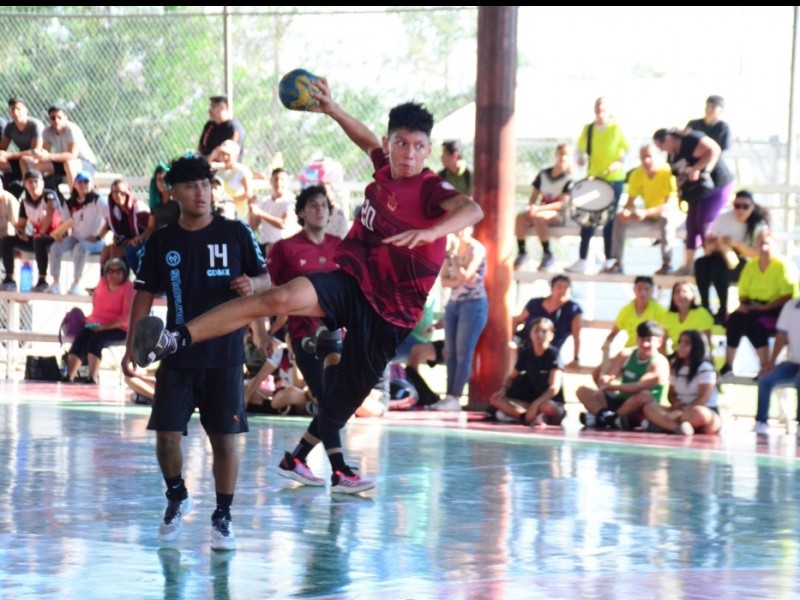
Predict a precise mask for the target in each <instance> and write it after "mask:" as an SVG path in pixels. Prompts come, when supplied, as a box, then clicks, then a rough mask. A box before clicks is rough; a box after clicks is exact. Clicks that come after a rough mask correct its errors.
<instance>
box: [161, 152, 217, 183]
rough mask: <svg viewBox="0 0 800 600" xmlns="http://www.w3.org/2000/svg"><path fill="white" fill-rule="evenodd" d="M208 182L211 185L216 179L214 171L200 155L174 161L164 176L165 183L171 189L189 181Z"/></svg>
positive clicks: (186, 156)
mask: <svg viewBox="0 0 800 600" xmlns="http://www.w3.org/2000/svg"><path fill="white" fill-rule="evenodd" d="M201 179H205V180H207V181H208V182H209V183H210V182H211V180H212V179H214V171H213V169H212V168H211V165H210V164H209V162H208V160H206V158H205V157H204V156H200V155H199V154H187V155H185V156H181V157H179V158H176V159H174V160H173V161H172V162H171V163H170V164H169V170H168V171H167V172H166V174H165V175H164V183H166V184H167V185H169V186H170V187H171V186H173V185H175V184H176V183H186V182H187V181H198V180H201Z"/></svg>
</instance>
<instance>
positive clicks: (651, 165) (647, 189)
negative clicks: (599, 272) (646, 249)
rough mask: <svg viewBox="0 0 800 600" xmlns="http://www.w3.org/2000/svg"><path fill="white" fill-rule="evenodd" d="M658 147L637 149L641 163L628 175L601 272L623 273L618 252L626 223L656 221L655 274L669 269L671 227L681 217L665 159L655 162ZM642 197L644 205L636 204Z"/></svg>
mask: <svg viewBox="0 0 800 600" xmlns="http://www.w3.org/2000/svg"><path fill="white" fill-rule="evenodd" d="M657 157H658V148H656V147H655V145H654V144H646V145H644V146H642V147H641V148H640V149H639V160H640V162H641V165H640V166H638V167H636V168H635V169H633V170H632V171H631V173H630V176H629V177H628V200H627V202H626V203H625V206H624V207H623V208H622V210H621V211H620V212H619V214H618V215H617V217H616V220H615V222H614V230H613V234H612V236H611V237H612V241H611V258H612V260H613V264H610V265H609V266H608V267H607V268H606V269H603V272H604V273H623V272H624V271H623V268H622V264H623V261H622V256H623V253H624V251H625V236H626V234H627V233H628V231H629V228H630V227H636V226H642V225H644V226H650V225H652V224H653V223H656V224H657V225H658V228H659V241H660V242H661V261H662V264H661V268H660V269H659V270H658V271H656V275H667V274H668V273H671V272H672V248H673V246H674V245H675V231H676V230H677V228H678V225H679V223H680V220H681V212H680V210H679V209H678V185H677V183H676V182H675V176H674V175H673V174H672V170H671V169H670V167H669V165H667V164H666V163H661V164H659V161H658V158H657ZM638 198H641V199H642V203H643V204H644V207H639V206H637V203H636V200H637V199H638Z"/></svg>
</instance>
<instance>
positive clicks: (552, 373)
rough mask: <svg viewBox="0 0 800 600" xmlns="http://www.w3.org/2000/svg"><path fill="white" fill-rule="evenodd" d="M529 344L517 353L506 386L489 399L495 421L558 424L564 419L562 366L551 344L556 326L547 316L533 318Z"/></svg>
mask: <svg viewBox="0 0 800 600" xmlns="http://www.w3.org/2000/svg"><path fill="white" fill-rule="evenodd" d="M529 336H530V342H531V343H530V345H526V346H525V347H523V348H522V349H521V350H520V351H519V356H518V357H517V363H516V365H514V368H513V369H512V370H511V373H509V375H508V377H507V378H506V382H505V385H503V387H502V388H500V389H499V390H498V391H496V392H495V393H494V394H492V396H491V397H490V398H489V403H490V404H491V405H492V406H493V407H495V408H496V409H497V413H496V417H497V420H498V421H504V422H511V423H519V422H521V423H522V424H523V425H530V426H541V427H543V426H545V425H561V421H563V420H564V417H565V416H566V414H567V413H566V411H565V410H564V391H563V389H562V379H563V376H564V363H563V362H562V361H561V358H560V357H559V352H558V349H557V348H555V347H554V346H552V345H551V342H552V341H553V338H554V337H555V325H554V324H553V322H552V321H551V320H550V319H548V318H546V317H539V318H537V319H534V320H533V322H532V323H531V328H530V333H529Z"/></svg>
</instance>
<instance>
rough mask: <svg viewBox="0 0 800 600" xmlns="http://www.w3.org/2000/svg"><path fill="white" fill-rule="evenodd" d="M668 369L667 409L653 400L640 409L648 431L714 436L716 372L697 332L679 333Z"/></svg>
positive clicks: (719, 421) (717, 422)
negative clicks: (669, 372) (708, 434)
mask: <svg viewBox="0 0 800 600" xmlns="http://www.w3.org/2000/svg"><path fill="white" fill-rule="evenodd" d="M670 368H671V375H670V379H669V390H668V392H667V398H668V399H669V404H670V406H669V408H665V407H663V406H661V405H660V404H659V403H658V400H656V398H655V397H652V398H650V401H649V402H647V403H646V404H645V405H644V406H643V408H642V411H643V412H644V416H645V418H646V419H647V421H648V423H649V427H648V428H647V429H648V431H652V430H655V431H664V432H666V433H677V434H681V435H693V434H695V433H718V432H719V430H720V429H721V428H722V419H721V418H720V416H719V408H718V407H717V370H716V369H715V368H714V365H713V364H712V362H711V360H710V358H709V356H708V347H707V346H706V340H705V336H704V335H703V334H702V333H701V332H700V331H697V330H696V329H689V330H687V331H684V332H683V333H681V335H680V338H679V340H678V346H677V349H676V350H675V354H674V356H673V357H672V360H671V361H670ZM645 394H647V392H645Z"/></svg>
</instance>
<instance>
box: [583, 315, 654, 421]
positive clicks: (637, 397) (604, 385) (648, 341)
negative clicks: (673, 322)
mask: <svg viewBox="0 0 800 600" xmlns="http://www.w3.org/2000/svg"><path fill="white" fill-rule="evenodd" d="M663 343H664V328H663V327H662V326H661V325H660V324H659V323H658V322H656V321H653V320H647V321H643V322H642V323H640V324H639V325H638V327H637V328H636V346H635V347H633V348H626V349H625V350H623V351H622V352H620V353H619V354H617V356H615V357H614V359H613V360H612V361H611V363H610V364H609V366H608V369H607V370H605V371H602V372H600V373H599V374H598V376H597V377H596V378H595V383H596V384H597V389H592V388H590V387H587V386H581V387H579V388H578V391H577V395H578V400H580V402H581V404H583V406H584V407H585V408H586V412H583V413H581V414H580V421H581V423H582V424H583V425H585V426H586V427H597V428H598V429H601V428H602V429H608V428H619V429H632V428H633V427H635V426H636V425H638V424H640V423H641V421H642V420H643V419H644V413H643V412H642V408H643V407H644V405H645V404H646V403H647V402H652V400H653V398H655V399H656V402H661V397H662V395H663V392H664V386H665V385H666V384H667V382H669V374H670V373H669V361H668V360H667V358H666V357H665V356H664V355H663V354H662V353H661V352H660V349H661V345H662V344H663Z"/></svg>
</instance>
